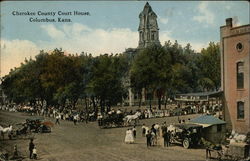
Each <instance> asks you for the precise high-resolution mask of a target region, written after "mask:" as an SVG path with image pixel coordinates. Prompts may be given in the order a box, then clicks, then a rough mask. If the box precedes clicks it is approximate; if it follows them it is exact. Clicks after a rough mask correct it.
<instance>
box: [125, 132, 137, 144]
mask: <svg viewBox="0 0 250 161" xmlns="http://www.w3.org/2000/svg"><path fill="white" fill-rule="evenodd" d="M134 141H135V140H134V136H133V132H132V130H131V129H127V131H126V136H125V143H134Z"/></svg>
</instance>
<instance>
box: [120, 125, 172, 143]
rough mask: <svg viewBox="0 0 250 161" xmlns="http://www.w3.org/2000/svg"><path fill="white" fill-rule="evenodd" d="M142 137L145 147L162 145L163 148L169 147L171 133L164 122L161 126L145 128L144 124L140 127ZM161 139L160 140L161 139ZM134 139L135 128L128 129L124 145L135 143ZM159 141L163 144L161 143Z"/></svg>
mask: <svg viewBox="0 0 250 161" xmlns="http://www.w3.org/2000/svg"><path fill="white" fill-rule="evenodd" d="M141 131H142V134H141V136H142V137H145V138H146V145H147V147H151V146H156V145H160V144H162V145H163V146H164V147H169V146H170V138H171V131H170V130H168V127H167V125H166V122H164V123H163V124H162V125H160V124H158V123H155V124H152V125H151V126H146V125H145V124H143V125H142V127H141ZM161 138H162V139H161ZM135 139H136V127H135V126H134V127H133V128H129V129H127V130H126V133H125V140H124V141H125V143H127V144H131V143H135ZM161 140H163V142H162V143H161Z"/></svg>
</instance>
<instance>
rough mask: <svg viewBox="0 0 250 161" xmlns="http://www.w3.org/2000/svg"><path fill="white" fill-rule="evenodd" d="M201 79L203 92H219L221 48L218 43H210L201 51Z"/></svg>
mask: <svg viewBox="0 0 250 161" xmlns="http://www.w3.org/2000/svg"><path fill="white" fill-rule="evenodd" d="M198 65H199V68H200V75H201V78H200V79H199V81H198V82H199V85H200V86H201V87H202V88H203V91H212V90H219V87H220V48H219V44H218V43H214V42H210V43H209V46H208V47H207V48H206V49H202V50H201V57H200V60H199V63H198Z"/></svg>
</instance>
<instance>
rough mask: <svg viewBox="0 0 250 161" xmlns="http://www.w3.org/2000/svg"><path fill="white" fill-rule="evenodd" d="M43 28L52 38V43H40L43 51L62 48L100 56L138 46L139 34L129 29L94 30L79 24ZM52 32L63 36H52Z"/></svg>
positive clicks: (45, 26) (43, 26)
mask: <svg viewBox="0 0 250 161" xmlns="http://www.w3.org/2000/svg"><path fill="white" fill-rule="evenodd" d="M47 27H48V28H49V29H47ZM41 28H42V29H43V30H44V31H45V32H46V34H48V35H49V36H50V37H51V40H50V41H40V42H39V46H41V47H42V48H43V49H50V50H51V49H53V48H59V47H62V48H63V49H66V50H67V51H68V52H71V53H81V52H88V53H92V54H93V55H99V54H103V53H121V52H123V51H125V48H129V47H137V45H138V33H137V32H134V31H131V30H130V29H128V28H112V29H109V30H104V29H93V28H89V27H88V26H86V25H82V24H79V23H74V24H72V25H63V26H61V27H55V26H54V25H42V26H41ZM52 31H53V32H55V33H61V34H53V36H52V33H51V32H52ZM62 35H63V36H62Z"/></svg>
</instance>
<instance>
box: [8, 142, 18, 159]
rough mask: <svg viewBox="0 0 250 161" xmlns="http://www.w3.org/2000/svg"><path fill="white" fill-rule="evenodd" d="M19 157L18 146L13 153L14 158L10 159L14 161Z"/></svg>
mask: <svg viewBox="0 0 250 161" xmlns="http://www.w3.org/2000/svg"><path fill="white" fill-rule="evenodd" d="M18 158H19V156H18V151H17V145H15V146H14V152H13V156H12V158H10V159H11V160H14V159H18Z"/></svg>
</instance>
